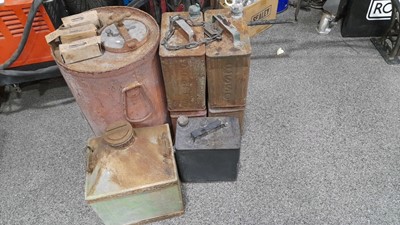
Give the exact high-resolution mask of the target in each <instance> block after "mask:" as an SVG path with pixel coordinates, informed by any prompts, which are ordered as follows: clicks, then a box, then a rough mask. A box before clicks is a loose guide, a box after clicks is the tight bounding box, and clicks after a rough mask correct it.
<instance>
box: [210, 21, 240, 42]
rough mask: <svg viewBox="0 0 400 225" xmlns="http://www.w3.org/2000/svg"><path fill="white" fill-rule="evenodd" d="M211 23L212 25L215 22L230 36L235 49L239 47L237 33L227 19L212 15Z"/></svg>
mask: <svg viewBox="0 0 400 225" xmlns="http://www.w3.org/2000/svg"><path fill="white" fill-rule="evenodd" d="M212 22H213V23H215V22H217V23H218V24H219V25H220V26H221V27H222V28H223V29H224V30H226V31H228V33H229V34H230V35H231V36H232V39H233V45H234V46H235V47H238V46H240V45H241V42H240V33H239V31H238V30H237V29H236V27H235V26H234V25H233V24H232V23H231V22H229V21H228V19H227V18H226V17H225V16H223V15H220V14H218V15H214V16H213V17H212Z"/></svg>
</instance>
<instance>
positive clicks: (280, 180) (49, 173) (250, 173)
mask: <svg viewBox="0 0 400 225" xmlns="http://www.w3.org/2000/svg"><path fill="white" fill-rule="evenodd" d="M300 13H301V14H300V22H299V24H297V25H276V26H274V27H272V28H271V29H269V30H268V31H266V32H264V33H263V34H262V35H259V36H257V37H256V38H254V39H253V40H252V47H253V54H252V64H251V75H250V83H249V92H248V106H247V111H246V124H245V134H244V136H243V139H242V149H241V159H240V161H241V168H240V174H239V177H238V180H237V181H236V182H232V183H209V184H184V185H183V192H184V199H185V204H186V213H185V214H184V215H183V216H181V217H177V218H174V219H169V220H165V221H162V222H159V223H157V224H379V225H381V224H400V115H399V114H400V104H399V103H400V67H395V66H388V65H387V64H386V63H385V62H384V60H383V59H382V58H381V56H380V55H379V54H378V52H377V51H376V50H375V48H374V47H373V45H372V44H371V43H370V41H369V40H368V39H365V38H361V39H359V38H358V39H347V38H346V39H345V38H342V37H341V36H340V32H339V28H340V27H339V26H336V27H335V28H334V30H333V31H332V33H331V34H329V35H327V36H321V35H318V34H317V33H316V31H315V27H316V26H317V21H318V20H319V15H320V14H319V13H320V12H318V11H312V12H311V13H307V12H300ZM292 15H293V10H292V9H290V10H289V11H287V12H285V13H284V14H281V15H279V17H280V18H282V17H291V16H292ZM279 47H282V48H283V49H284V50H285V52H286V55H285V56H283V57H282V56H281V57H277V56H276V51H277V49H278V48H279ZM21 87H22V93H20V94H17V93H12V94H11V95H10V97H9V99H8V100H7V102H5V103H3V104H2V105H1V108H0V110H1V114H0V181H1V182H0V202H1V204H0V224H35V225H36V224H68V225H71V224H101V223H102V222H101V220H100V219H99V218H98V217H97V215H96V214H95V213H94V211H93V210H92V209H91V208H90V207H88V205H87V204H86V203H85V201H84V195H83V191H84V177H85V169H84V165H85V157H84V154H83V149H84V147H85V144H86V140H87V139H88V138H89V137H91V136H92V133H91V130H90V128H89V126H88V124H87V123H86V121H85V119H84V118H83V117H82V114H81V113H80V110H79V108H78V106H77V105H76V103H75V101H74V98H73V97H72V95H71V93H70V92H69V90H68V87H67V86H66V85H65V83H64V81H63V80H62V79H52V80H44V81H42V82H37V83H33V84H29V85H27V84H25V85H22V86H21Z"/></svg>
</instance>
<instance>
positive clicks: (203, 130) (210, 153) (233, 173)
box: [175, 117, 241, 182]
mask: <svg viewBox="0 0 400 225" xmlns="http://www.w3.org/2000/svg"><path fill="white" fill-rule="evenodd" d="M240 145H241V135H240V128H239V121H238V119H237V118H235V117H212V118H211V117H207V118H187V117H186V118H185V117H179V119H178V124H177V128H176V136H175V157H176V162H177V165H178V170H179V176H180V178H181V180H182V182H211V181H235V180H236V179H237V174H238V164H239V157H240Z"/></svg>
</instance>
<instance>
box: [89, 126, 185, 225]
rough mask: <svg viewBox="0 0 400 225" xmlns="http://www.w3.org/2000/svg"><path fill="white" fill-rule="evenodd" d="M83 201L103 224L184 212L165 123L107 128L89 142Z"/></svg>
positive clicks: (168, 133)
mask: <svg viewBox="0 0 400 225" xmlns="http://www.w3.org/2000/svg"><path fill="white" fill-rule="evenodd" d="M87 149H88V150H87V167H86V186H85V199H86V201H87V202H88V203H89V205H90V206H91V207H92V208H93V209H94V211H96V213H97V214H98V216H99V217H100V218H101V219H102V220H103V222H104V223H105V224H116V225H118V224H137V223H144V222H151V221H156V220H160V219H165V218H168V217H172V216H176V215H180V214H182V213H183V211H184V208H183V201H182V194H181V188H180V182H179V179H178V173H177V170H176V164H175V158H174V151H173V148H172V142H171V136H170V131H169V126H168V125H167V124H165V125H160V126H155V127H146V128H134V129H132V126H131V125H130V123H128V122H126V121H121V122H116V123H113V124H112V125H110V126H109V127H108V128H107V129H106V132H105V134H104V135H103V136H101V137H97V138H93V139H91V140H89V143H88V148H87Z"/></svg>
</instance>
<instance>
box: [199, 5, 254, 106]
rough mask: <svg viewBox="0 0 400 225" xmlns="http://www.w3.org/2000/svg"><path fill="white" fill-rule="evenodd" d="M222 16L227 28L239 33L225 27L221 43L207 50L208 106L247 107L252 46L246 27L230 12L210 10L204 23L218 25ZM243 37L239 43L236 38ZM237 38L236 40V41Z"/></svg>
mask: <svg viewBox="0 0 400 225" xmlns="http://www.w3.org/2000/svg"><path fill="white" fill-rule="evenodd" d="M215 16H222V17H224V19H221V20H220V21H223V22H224V23H225V25H226V26H230V27H232V25H233V26H234V28H236V29H235V30H236V33H235V34H233V33H231V32H229V30H228V29H226V28H224V26H222V25H220V27H221V28H223V30H224V31H223V33H222V40H221V41H214V42H212V43H210V44H208V45H207V47H206V63H207V64H206V65H207V87H208V103H209V105H210V107H213V108H224V107H228V108H229V107H244V106H245V105H246V97H247V86H248V80H249V72H250V55H251V46H250V39H249V36H248V28H247V24H246V23H245V22H244V21H243V20H242V19H233V18H232V16H231V13H230V10H229V9H222V10H208V11H206V12H205V14H204V21H205V22H215V23H217V24H218V20H216V19H215ZM238 34H240V40H236V38H237V37H238V36H239V35H238ZM235 37H236V38H235Z"/></svg>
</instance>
